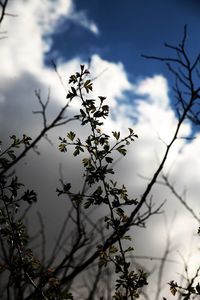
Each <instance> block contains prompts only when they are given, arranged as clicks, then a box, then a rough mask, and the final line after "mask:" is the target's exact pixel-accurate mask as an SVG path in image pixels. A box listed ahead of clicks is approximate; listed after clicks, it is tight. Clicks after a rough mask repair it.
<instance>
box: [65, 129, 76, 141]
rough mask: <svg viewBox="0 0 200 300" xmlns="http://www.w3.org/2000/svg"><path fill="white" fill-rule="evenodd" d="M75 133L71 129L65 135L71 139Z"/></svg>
mask: <svg viewBox="0 0 200 300" xmlns="http://www.w3.org/2000/svg"><path fill="white" fill-rule="evenodd" d="M75 136H76V134H75V133H74V132H73V131H70V132H68V134H67V137H68V138H69V139H70V140H71V141H73V140H74V138H75Z"/></svg>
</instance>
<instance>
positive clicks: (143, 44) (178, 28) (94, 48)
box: [47, 0, 200, 79]
mask: <svg viewBox="0 0 200 300" xmlns="http://www.w3.org/2000/svg"><path fill="white" fill-rule="evenodd" d="M74 3H75V7H76V9H77V10H78V11H80V10H81V11H84V12H85V13H86V14H87V16H88V18H90V19H92V20H93V21H94V23H95V24H96V26H97V27H98V30H99V34H93V33H92V32H91V31H89V30H87V29H85V28H84V27H81V26H80V25H79V24H77V23H75V22H69V20H68V19H66V21H65V22H64V23H63V25H62V26H61V28H60V30H58V32H56V34H54V35H53V45H52V48H51V50H50V52H49V53H48V55H47V61H48V58H50V57H51V56H52V53H54V51H56V53H57V55H58V57H59V58H60V57H62V58H63V60H68V59H71V58H73V57H74V56H80V57H81V58H83V59H84V60H87V59H88V58H89V57H90V56H91V55H92V54H94V53H98V54H99V55H100V56H101V57H102V58H103V59H106V60H111V61H114V62H118V61H121V62H122V63H123V64H124V66H125V68H126V70H127V72H128V74H129V77H130V78H132V79H135V78H137V77H138V76H146V75H151V74H152V72H154V73H159V72H161V73H164V72H165V68H164V67H163V65H162V64H161V63H157V62H155V61H148V62H147V61H146V60H145V59H143V58H141V57H140V55H141V54H142V53H145V54H149V55H151V54H152V55H163V54H166V53H169V50H167V51H166V50H165V49H164V47H163V43H164V42H169V43H173V44H175V43H177V42H179V41H180V39H181V38H182V34H183V27H184V25H185V24H188V29H189V48H190V51H191V53H192V54H193V53H195V52H196V49H198V46H199V44H200V43H199V30H200V18H199V16H200V4H198V1H194V0H192V1H191V0H190V1H189V0H188V1H187V0H183V1H181V0H179V1H178V0H166V1H165V0H161V1H159V0H152V1H146V0H140V1H139V0H138V1H137V0H126V1H120V0H118V1H114V0H110V1H105V0H86V1H85V0H84V1H80V0H79V1H78V0H76V1H75V2H74Z"/></svg>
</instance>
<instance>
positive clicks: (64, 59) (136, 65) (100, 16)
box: [0, 0, 200, 281]
mask: <svg viewBox="0 0 200 300" xmlns="http://www.w3.org/2000/svg"><path fill="white" fill-rule="evenodd" d="M8 12H9V13H12V14H15V15H16V16H15V17H7V18H6V19H5V20H4V22H3V24H2V25H1V28H0V29H1V32H2V33H1V35H2V37H5V38H3V39H1V40H0V42H1V45H0V58H1V72H0V136H1V139H2V140H3V141H5V142H8V138H7V137H8V135H11V134H17V135H20V134H23V133H26V134H28V135H31V136H35V135H36V134H37V133H38V132H39V131H40V129H41V128H42V121H41V119H40V118H39V116H38V115H33V114H32V111H34V110H37V109H38V107H39V106H38V103H37V100H36V98H35V95H34V93H35V90H36V89H37V90H38V89H40V90H41V93H42V96H43V97H44V99H45V97H47V95H48V90H50V93H51V103H50V107H49V118H51V117H52V116H53V115H55V114H56V112H57V111H58V110H59V108H60V107H61V106H62V105H64V104H65V101H66V98H65V96H66V90H65V88H66V89H67V78H68V76H69V75H71V74H72V73H73V72H75V71H77V70H78V69H79V65H80V64H83V63H84V64H86V65H88V64H90V68H91V73H92V76H93V77H94V78H95V77H96V76H97V77H98V78H97V79H96V80H95V81H94V90H95V93H96V95H103V96H107V99H108V104H109V106H110V108H111V118H110V119H109V121H108V122H107V124H106V125H107V126H106V128H105V130H106V131H108V132H109V131H112V130H113V129H118V130H120V131H121V132H122V133H123V134H125V133H126V128H127V127H133V128H134V130H135V131H136V133H137V134H138V135H139V139H138V141H137V142H136V143H135V144H134V145H133V147H131V148H130V151H129V154H128V155H127V158H125V160H124V161H123V162H122V161H120V162H119V164H118V165H117V166H116V169H117V171H118V172H119V173H118V178H119V180H123V182H124V183H125V185H127V187H128V188H129V190H130V193H132V194H133V195H136V196H139V195H141V193H142V191H143V189H144V187H145V186H146V184H147V182H146V181H145V180H144V179H142V178H141V176H138V175H142V176H144V177H151V175H152V174H153V173H154V171H155V170H156V167H157V165H158V162H159V160H160V159H161V158H162V156H163V153H164V150H165V145H164V143H163V141H164V142H165V143H167V142H168V141H169V140H170V137H171V136H172V133H173V131H174V129H175V126H176V124H177V116H176V114H175V111H174V104H175V102H174V101H175V100H174V97H173V91H172V82H173V78H172V76H171V75H170V74H169V73H168V72H167V70H166V68H165V66H164V65H163V64H162V63H160V62H157V61H149V60H145V59H144V58H142V57H141V54H149V55H166V54H167V53H169V50H166V49H165V48H164V47H163V43H164V42H165V41H167V42H169V43H172V44H176V43H178V42H179V41H180V40H181V38H182V35H183V26H184V24H188V32H189V37H188V44H187V47H188V51H189V52H190V53H191V57H194V56H195V55H196V54H197V53H198V51H199V49H200V43H199V30H200V4H199V1H195V0H188V1H187V0H182V1H181V0H163V1H159V0H151V1H145V0H125V1H121V0H117V1H116V0H110V1H106V0H84V1H81V0H76V1H75V0H74V1H73V0H54V1H50V0H44V1H40V0H34V1H32V0H26V1H25V0H24V1H23V0H17V1H14V0H11V1H10V4H9V8H8ZM167 51H168V52H167ZM52 59H53V60H54V61H55V62H56V64H57V67H58V71H59V74H60V76H61V77H62V79H63V83H64V85H66V86H65V88H64V87H63V86H62V85H61V83H60V81H59V79H58V77H57V75H56V73H55V71H54V70H53V68H52V65H51V61H52ZM77 108H78V103H76V102H75V103H72V105H71V107H70V109H69V115H70V114H72V113H73V112H75V111H76V110H77ZM69 128H73V124H71V125H69V126H68V129H66V128H59V129H58V130H57V131H53V132H52V134H51V136H50V137H51V138H52V139H53V141H54V146H51V145H49V144H48V143H47V142H46V141H43V142H41V143H40V144H39V150H40V151H41V155H40V156H37V155H36V154H35V153H33V154H30V155H29V156H28V157H27V158H26V159H25V160H24V161H23V163H22V164H21V167H20V169H19V173H20V175H21V177H22V178H23V180H24V181H25V182H26V183H27V184H28V185H29V187H30V188H35V189H36V190H37V191H38V194H39V204H38V207H39V209H40V210H41V212H42V214H43V216H44V220H45V222H48V220H52V218H54V219H55V220H56V221H57V226H58V227H59V226H61V223H62V214H63V209H65V206H66V203H65V202H62V201H60V202H59V204H58V200H57V199H56V193H55V189H56V187H57V186H58V176H59V175H58V174H59V164H62V166H63V170H64V176H65V178H66V179H67V180H71V176H72V177H73V178H72V181H74V183H75V184H79V182H78V181H79V180H81V178H80V176H78V175H77V174H80V171H79V166H78V165H77V164H75V162H73V161H71V160H67V157H64V156H63V155H61V154H60V153H59V152H58V150H57V145H58V141H57V136H58V135H61V136H62V135H63V136H64V134H65V132H66V130H69ZM192 130H193V129H192V128H191V125H190V124H189V123H186V124H184V125H183V127H182V132H181V135H183V136H190V135H191V133H192ZM199 151H200V136H199V133H198V131H196V139H194V140H192V141H190V142H187V143H186V142H185V141H184V140H183V139H181V140H179V141H178V142H177V143H176V145H175V146H174V147H173V149H172V152H171V154H170V157H169V160H168V162H167V165H166V171H169V170H170V176H171V178H172V181H173V182H174V183H175V184H176V186H177V189H178V191H180V193H181V192H183V190H184V189H187V201H188V204H190V205H191V206H192V207H193V208H194V210H195V211H196V213H197V214H199V212H198V211H199V208H200V207H199V199H198V195H199V193H200V187H199V181H198V178H200V156H199ZM68 170H70V172H68ZM47 174H48V175H47ZM27 175H28V176H27ZM77 178H78V179H77ZM41 182H42V186H41ZM154 191H155V193H154V201H155V202H156V201H157V202H160V203H161V201H163V200H165V199H166V198H167V199H168V202H167V203H166V215H165V218H164V217H163V216H159V217H155V218H154V220H152V221H151V220H150V222H149V231H148V230H146V231H144V230H143V231H139V233H137V234H138V245H139V246H138V247H136V250H137V251H138V254H141V253H142V254H144V255H150V252H151V255H156V256H161V255H162V251H163V247H164V242H165V239H166V222H165V221H164V220H165V219H166V220H167V223H169V224H170V222H171V221H172V219H174V215H175V216H176V217H175V220H174V223H173V226H172V227H173V228H172V230H171V231H172V232H171V235H172V244H173V242H174V241H176V242H175V244H176V246H177V245H178V246H177V248H176V250H177V249H178V250H179V251H180V252H181V253H182V254H185V255H186V258H187V251H190V250H191V249H190V247H189V246H188V245H189V244H190V245H191V243H190V242H191V241H193V242H194V239H195V238H194V233H195V232H196V230H197V223H195V221H194V220H193V219H192V217H191V215H190V214H189V213H188V212H187V211H186V210H185V209H184V208H183V207H182V206H181V205H180V203H178V202H177V200H176V199H175V198H173V197H172V196H171V195H170V193H169V191H168V190H167V189H166V188H164V187H162V186H157V187H155V189H154ZM55 208H56V210H55ZM60 216H61V217H60ZM158 224H159V226H158ZM182 224H184V225H185V226H182ZM54 228H55V226H54ZM52 232H53V231H52ZM55 234H56V233H55ZM149 234H151V235H152V236H151V238H149V239H147V237H148V236H149ZM183 234H185V235H187V237H188V240H187V241H186V242H185V241H184V242H183V241H182V239H180V237H182V236H183ZM145 241H148V245H146V244H145ZM146 249H148V251H147V252H146V251H145V250H146ZM194 252H195V251H194ZM173 255H174V257H176V259H179V261H180V256H179V255H178V254H177V252H176V251H175V252H174V254H173ZM191 259H193V260H194V261H195V260H196V259H197V258H196V255H195V253H194V254H193V257H191ZM175 267H176V268H177V266H175ZM174 273H175V272H173V274H174ZM171 279H172V278H171ZM167 280H168V279H167ZM168 281H169V280H168Z"/></svg>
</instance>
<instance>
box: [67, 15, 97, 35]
mask: <svg viewBox="0 0 200 300" xmlns="http://www.w3.org/2000/svg"><path fill="white" fill-rule="evenodd" d="M69 19H70V20H72V21H74V22H75V23H77V24H79V25H81V26H83V27H84V28H85V29H87V30H89V31H91V32H92V33H93V34H95V35H99V33H100V32H99V29H98V27H97V25H96V24H95V23H94V22H93V21H91V20H89V18H88V17H87V14H86V12H85V11H74V12H73V13H72V14H71V15H69Z"/></svg>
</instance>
